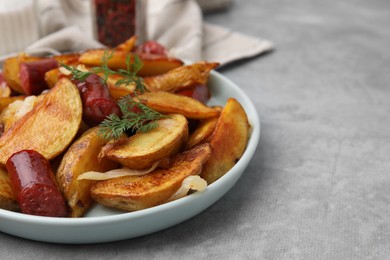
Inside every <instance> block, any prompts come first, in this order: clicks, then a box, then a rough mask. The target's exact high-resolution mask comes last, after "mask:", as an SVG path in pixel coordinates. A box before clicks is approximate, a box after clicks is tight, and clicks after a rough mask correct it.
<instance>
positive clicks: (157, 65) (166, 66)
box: [79, 50, 184, 77]
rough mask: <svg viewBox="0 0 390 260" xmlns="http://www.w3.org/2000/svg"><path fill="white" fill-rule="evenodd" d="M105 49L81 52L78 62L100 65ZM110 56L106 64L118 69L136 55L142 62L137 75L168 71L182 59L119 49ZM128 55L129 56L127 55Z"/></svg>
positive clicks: (178, 65)
mask: <svg viewBox="0 0 390 260" xmlns="http://www.w3.org/2000/svg"><path fill="white" fill-rule="evenodd" d="M106 52H107V50H90V51H86V52H85V53H83V54H81V56H80V59H79V62H80V63H82V64H85V65H87V66H92V67H93V66H101V65H102V64H103V57H104V55H105V53H106ZM111 53H112V57H111V58H110V59H109V61H108V63H107V65H108V67H109V68H111V69H114V70H118V69H126V68H127V65H126V59H127V57H130V60H131V62H134V59H135V56H136V55H137V56H138V57H139V58H140V59H141V61H142V63H143V64H144V65H143V67H142V69H141V70H140V71H139V72H138V74H139V76H142V77H145V76H153V75H159V74H162V73H165V72H168V71H170V70H171V69H174V68H177V67H180V66H182V65H183V64H184V63H183V61H181V60H179V59H177V58H172V57H167V56H166V55H159V54H150V53H145V54H141V53H138V54H136V53H131V52H125V51H120V50H113V51H112V52H111ZM129 55H130V56H129Z"/></svg>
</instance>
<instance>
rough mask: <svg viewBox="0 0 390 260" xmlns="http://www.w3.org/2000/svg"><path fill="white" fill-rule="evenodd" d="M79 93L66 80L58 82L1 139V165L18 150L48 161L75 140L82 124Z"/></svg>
mask: <svg viewBox="0 0 390 260" xmlns="http://www.w3.org/2000/svg"><path fill="white" fill-rule="evenodd" d="M81 115H82V105H81V99H80V94H79V90H78V89H77V87H76V86H75V85H74V84H73V83H72V82H70V81H69V80H68V79H62V80H60V81H58V83H57V85H56V87H54V88H53V89H52V90H51V91H50V92H48V93H47V94H45V96H44V97H43V98H42V101H41V102H39V103H38V104H37V105H36V106H34V108H33V109H32V110H31V111H29V112H28V113H26V114H25V115H24V116H23V117H21V118H20V119H19V120H17V121H16V122H15V123H14V124H13V126H12V127H10V128H9V129H8V130H7V131H5V132H4V134H3V135H2V136H1V137H0V165H3V166H4V165H5V163H6V161H7V160H8V158H9V157H10V156H11V155H12V154H14V153H15V152H18V151H21V150H35V151H37V152H39V153H41V154H42V155H43V156H44V157H45V158H46V159H48V160H51V159H53V158H55V157H56V156H58V155H59V154H60V153H62V152H63V151H64V150H65V149H66V148H67V147H68V146H69V144H70V143H71V142H72V140H73V138H74V137H75V136H76V134H77V132H78V129H79V127H80V123H81Z"/></svg>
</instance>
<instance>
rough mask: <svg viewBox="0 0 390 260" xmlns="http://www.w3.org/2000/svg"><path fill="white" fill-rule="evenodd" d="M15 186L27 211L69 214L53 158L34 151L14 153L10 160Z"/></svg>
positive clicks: (9, 169) (10, 170)
mask: <svg viewBox="0 0 390 260" xmlns="http://www.w3.org/2000/svg"><path fill="white" fill-rule="evenodd" d="M6 168H7V171H8V173H9V176H10V181H11V186H12V189H13V191H14V193H15V196H16V199H17V201H18V204H19V207H20V210H21V211H22V212H23V213H26V214H30V215H38V216H50V217H65V216H67V214H68V211H67V207H66V204H65V200H64V198H63V196H62V194H61V192H60V190H59V189H58V187H57V184H56V180H55V177H54V174H53V172H52V170H51V167H50V164H49V161H48V160H47V159H46V158H45V157H44V156H43V155H41V154H40V153H38V152H36V151H34V150H22V151H19V152H16V153H14V154H13V155H12V156H11V157H10V158H9V159H8V160H7V163H6Z"/></svg>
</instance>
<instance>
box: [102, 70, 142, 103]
mask: <svg viewBox="0 0 390 260" xmlns="http://www.w3.org/2000/svg"><path fill="white" fill-rule="evenodd" d="M99 75H100V74H99ZM120 79H123V76H121V75H118V74H117V75H111V76H109V77H108V78H107V86H108V90H109V91H110V94H111V96H112V97H113V98H114V99H116V100H118V99H120V98H121V97H124V96H126V95H129V94H133V93H134V90H135V84H133V83H132V84H128V85H125V84H121V85H119V86H117V85H116V83H117V82H118V80H120Z"/></svg>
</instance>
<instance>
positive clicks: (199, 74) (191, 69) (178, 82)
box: [144, 61, 219, 92]
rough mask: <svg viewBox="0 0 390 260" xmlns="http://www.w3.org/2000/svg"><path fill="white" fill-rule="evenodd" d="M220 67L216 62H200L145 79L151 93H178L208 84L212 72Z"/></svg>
mask: <svg viewBox="0 0 390 260" xmlns="http://www.w3.org/2000/svg"><path fill="white" fill-rule="evenodd" d="M218 65H219V64H218V63H216V62H204V61H203V62H198V63H194V64H190V65H186V66H181V67H177V68H175V69H172V70H170V71H168V72H167V73H164V74H161V75H158V76H152V77H145V79H144V81H145V84H146V86H147V87H148V89H149V90H151V91H158V90H161V91H167V92H176V91H179V90H181V89H185V88H188V87H191V86H194V85H197V84H200V85H205V84H207V80H208V77H209V75H210V71H211V70H212V69H214V68H216V67H217V66H218Z"/></svg>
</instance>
